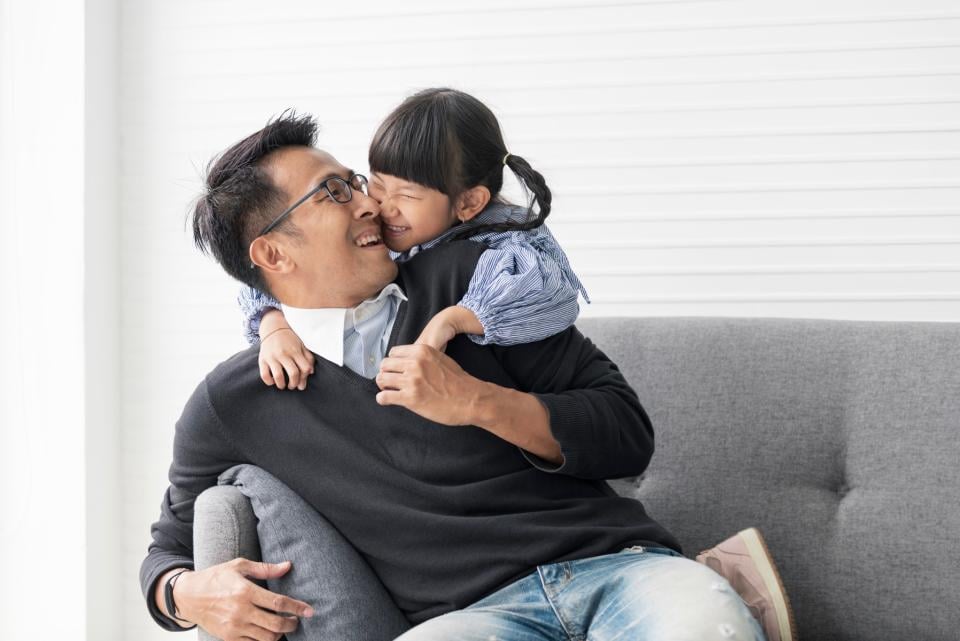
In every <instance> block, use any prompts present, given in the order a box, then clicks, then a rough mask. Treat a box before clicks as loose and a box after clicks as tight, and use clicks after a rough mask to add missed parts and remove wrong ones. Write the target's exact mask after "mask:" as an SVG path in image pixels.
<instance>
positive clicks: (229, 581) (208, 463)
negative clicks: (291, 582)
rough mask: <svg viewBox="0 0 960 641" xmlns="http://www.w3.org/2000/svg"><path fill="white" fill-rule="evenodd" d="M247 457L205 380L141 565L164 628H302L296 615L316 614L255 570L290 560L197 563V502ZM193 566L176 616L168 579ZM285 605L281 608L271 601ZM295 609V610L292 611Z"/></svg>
mask: <svg viewBox="0 0 960 641" xmlns="http://www.w3.org/2000/svg"><path fill="white" fill-rule="evenodd" d="M242 462H244V457H243V455H242V454H240V453H239V452H238V451H237V450H236V449H235V448H234V447H232V446H231V445H230V443H229V442H228V440H227V439H226V435H225V434H224V431H223V429H222V427H221V425H220V423H219V418H218V417H217V415H216V412H215V411H214V409H213V406H212V404H211V402H210V399H209V397H208V395H207V387H206V383H201V384H200V386H199V387H198V388H197V390H196V391H195V392H194V393H193V396H191V398H190V400H189V401H188V402H187V405H186V407H185V408H184V411H183V415H182V416H181V417H180V420H179V421H177V428H176V435H175V436H174V445H173V463H172V464H171V465H170V472H169V477H170V487H168V488H167V491H166V492H165V493H164V498H163V503H162V504H161V514H160V520H159V521H157V522H156V523H154V524H153V527H152V528H151V533H152V536H153V542H152V543H151V544H150V546H149V549H148V554H147V557H146V558H145V559H144V561H143V564H142V565H141V567H140V583H141V587H142V589H143V593H144V597H145V598H146V601H147V609H148V610H149V612H150V615H151V616H152V617H153V619H154V620H155V621H156V622H157V623H158V624H159V625H160V626H161V627H162V628H164V629H166V630H171V631H179V630H184V629H187V628H190V627H193V625H194V624H198V625H200V626H201V627H203V628H204V629H205V630H207V631H208V632H210V633H211V634H213V635H214V636H216V637H217V638H220V639H226V640H228V641H232V640H233V639H241V638H261V637H262V636H263V635H264V634H266V633H274V634H276V635H279V634H283V633H286V632H292V631H293V630H295V629H296V627H297V624H298V619H297V618H296V616H313V614H314V613H313V610H312V609H311V608H310V606H309V604H307V603H304V602H302V601H298V600H296V599H291V598H289V597H286V596H283V595H278V594H274V593H273V592H270V591H269V590H265V589H263V588H261V587H260V586H258V585H256V584H255V583H253V582H252V581H249V580H248V578H249V577H252V578H259V579H268V578H275V577H279V576H282V575H283V574H285V573H286V572H287V571H288V570H289V569H290V567H291V566H290V564H289V562H285V563H260V562H255V561H249V560H247V559H233V560H232V561H227V562H226V563H221V564H218V565H215V566H212V567H209V568H206V569H204V570H200V571H193V568H194V564H193V507H194V504H195V502H196V499H197V497H198V496H199V495H200V493H201V492H203V490H205V489H207V488H208V487H212V486H214V485H216V484H217V479H218V477H219V476H220V474H221V473H222V472H224V471H225V470H227V469H229V468H230V467H232V466H233V465H236V464H237V463H242ZM182 568H188V571H187V572H185V573H184V574H183V575H182V576H180V578H178V579H177V582H176V584H175V586H174V602H175V603H176V606H177V616H178V617H179V618H180V619H184V621H179V620H176V619H174V618H172V617H171V615H172V614H173V613H171V612H168V611H167V608H166V603H165V600H164V598H163V587H164V585H165V583H166V580H167V579H168V578H169V577H170V576H171V575H172V574H174V573H175V572H178V571H180V569H182ZM267 608H269V609H271V610H274V611H275V612H277V614H273V613H270V612H268V611H267V610H266V609H267ZM284 613H289V614H291V615H294V616H287V615H285V614H284Z"/></svg>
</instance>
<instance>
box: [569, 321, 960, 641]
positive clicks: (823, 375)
mask: <svg viewBox="0 0 960 641" xmlns="http://www.w3.org/2000/svg"><path fill="white" fill-rule="evenodd" d="M578 326H579V327H580V329H581V330H582V331H583V332H584V333H585V334H586V335H588V336H590V337H591V338H592V339H593V340H594V341H595V342H596V343H597V344H598V345H599V346H600V348H601V349H602V350H604V351H605V352H606V353H607V355H608V356H610V358H611V359H612V360H613V361H615V362H616V363H618V364H619V365H620V367H621V369H622V371H623V372H624V374H625V376H626V378H627V380H629V381H630V382H631V383H632V384H633V386H634V387H635V389H636V390H637V393H638V394H639V396H640V400H641V402H642V403H643V406H644V408H645V409H646V410H647V412H648V413H649V415H650V418H651V420H652V421H653V425H654V430H655V433H656V442H657V452H656V454H655V455H654V457H653V461H652V463H651V465H650V467H649V468H648V470H647V471H646V472H645V473H644V474H643V475H642V476H641V477H640V478H637V479H627V480H623V481H615V482H613V483H611V485H613V486H614V488H615V489H616V490H617V491H618V492H620V493H622V494H625V495H629V496H635V497H636V498H638V499H640V500H641V501H643V503H644V505H645V506H646V507H647V510H648V511H649V513H650V514H651V515H652V516H653V517H654V518H656V519H658V520H659V521H660V522H661V523H663V524H664V525H665V526H666V527H667V528H668V529H670V530H671V531H672V532H673V533H674V534H676V535H677V536H678V537H679V539H680V541H681V543H683V545H684V551H685V553H686V554H687V556H690V557H692V556H694V555H695V554H696V553H697V552H698V551H699V550H701V549H703V548H706V547H709V546H711V545H713V544H715V543H717V542H718V541H720V540H722V539H724V538H726V537H727V536H729V535H731V534H733V533H734V532H736V531H738V530H740V529H743V528H745V527H748V526H751V525H753V526H757V527H758V528H759V529H760V530H761V531H762V532H763V534H764V536H765V537H766V539H767V542H768V544H769V545H770V548H771V550H772V552H773V554H774V556H775V558H776V559H777V562H778V565H779V567H780V570H781V573H782V575H783V579H784V583H785V585H786V588H787V590H788V593H789V596H790V598H791V601H792V603H793V607H794V611H795V612H796V615H797V619H798V623H799V627H800V636H801V638H803V639H804V640H805V641H815V640H833V641H844V640H849V641H866V640H870V641H885V640H890V641H902V640H903V639H924V640H925V641H948V640H949V641H953V640H955V639H957V638H958V637H957V635H958V630H960V609H958V608H956V607H954V605H953V604H954V603H956V600H957V597H956V595H957V594H960V554H958V553H957V550H956V546H955V545H954V543H955V542H956V541H957V539H958V538H960V472H958V470H957V468H958V463H960V418H958V417H960V368H958V367H957V363H958V360H960V324H958V323H920V322H860V321H827V320H798V319H746V318H743V319H740V318H644V319H636V318H633V319H619V318H597V319H582V320H581V321H580V322H579V323H578Z"/></svg>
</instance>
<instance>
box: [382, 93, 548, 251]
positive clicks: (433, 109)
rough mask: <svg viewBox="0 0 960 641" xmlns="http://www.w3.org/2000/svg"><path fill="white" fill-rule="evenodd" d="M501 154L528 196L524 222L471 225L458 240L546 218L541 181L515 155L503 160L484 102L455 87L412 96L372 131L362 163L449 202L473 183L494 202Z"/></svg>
mask: <svg viewBox="0 0 960 641" xmlns="http://www.w3.org/2000/svg"><path fill="white" fill-rule="evenodd" d="M505 156H506V166H507V167H509V168H510V169H512V170H513V173H514V174H515V175H516V176H517V178H518V179H519V180H520V182H521V184H522V185H523V186H524V188H525V189H526V190H527V191H528V192H529V193H530V202H529V203H528V215H527V218H526V220H522V221H516V222H506V223H493V224H486V225H471V226H470V228H469V229H466V230H464V232H462V233H461V234H458V235H457V236H456V237H457V238H462V237H465V236H470V235H473V234H476V233H477V232H479V231H507V230H522V229H532V228H534V227H538V226H540V225H542V224H543V221H544V219H545V218H546V217H547V216H548V215H549V214H550V202H551V200H552V196H551V194H550V188H549V187H547V183H546V181H545V180H544V179H543V176H542V175H541V174H540V172H538V171H536V170H535V169H533V168H532V167H531V166H530V163H528V162H527V161H526V160H524V159H523V158H521V157H520V156H515V155H513V154H510V155H509V156H507V147H506V145H505V144H504V142H503V134H501V133H500V124H499V123H498V122H497V118H496V116H494V115H493V112H492V111H490V109H489V108H488V107H487V106H486V105H485V104H483V103H482V102H480V101H479V100H477V99H476V98H474V97H473V96H471V95H470V94H467V93H464V92H462V91H458V90H456V89H448V88H434V89H425V90H423V91H420V92H418V93H415V94H413V95H412V96H410V97H409V98H407V99H406V100H404V101H403V102H402V103H401V104H400V106H399V107H397V108H396V109H394V110H393V112H392V113H391V114H390V115H389V116H387V117H386V119H385V120H384V121H383V123H382V124H381V125H380V128H379V129H377V133H376V134H374V136H373V142H371V143H370V153H369V157H368V160H369V165H370V171H372V172H376V173H383V174H389V175H391V176H396V177H398V178H402V179H404V180H409V181H411V182H415V183H418V184H420V185H424V186H426V187H430V188H432V189H436V190H437V191H439V192H441V193H443V194H446V195H447V196H449V197H450V200H451V201H455V200H456V199H457V198H458V197H459V196H460V194H462V193H463V192H464V191H466V190H467V189H470V188H472V187H476V186H477V185H483V186H484V187H486V188H487V189H489V190H490V198H491V200H500V199H499V198H498V196H499V194H500V189H501V188H502V187H503V168H504V157H505ZM534 204H536V205H537V210H536V215H533V211H534V210H533V205H534Z"/></svg>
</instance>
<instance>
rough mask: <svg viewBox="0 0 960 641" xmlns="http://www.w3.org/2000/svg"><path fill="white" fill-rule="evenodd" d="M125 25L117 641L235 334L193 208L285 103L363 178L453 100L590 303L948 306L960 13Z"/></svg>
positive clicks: (140, 634) (959, 264)
mask: <svg viewBox="0 0 960 641" xmlns="http://www.w3.org/2000/svg"><path fill="white" fill-rule="evenodd" d="M121 17H122V20H121V70H120V73H121V104H120V136H121V172H120V178H121V200H120V203H121V212H122V225H121V237H120V238H121V245H122V254H121V260H120V266H121V283H120V287H121V300H122V308H121V333H120V335H121V344H120V345H121V354H122V355H121V363H122V369H121V375H122V386H121V394H120V402H121V407H120V412H121V424H122V426H123V429H122V441H121V457H122V468H121V477H122V479H123V483H122V498H123V507H124V519H123V541H124V546H123V561H122V577H121V579H120V581H121V582H120V585H121V586H122V589H123V594H124V596H123V607H122V608H121V609H120V611H122V612H123V613H124V615H123V616H124V617H125V618H124V638H126V639H138V640H144V641H145V640H147V639H161V638H167V636H166V634H165V633H162V632H160V631H159V630H158V629H156V628H155V626H153V624H152V623H151V622H150V621H149V619H148V617H147V615H146V612H145V609H144V606H143V604H142V601H141V596H140V594H139V590H138V587H137V585H136V572H137V568H138V566H139V563H140V561H141V559H142V558H143V555H144V552H145V549H146V544H147V541H148V528H149V524H150V523H151V522H152V521H153V520H154V519H156V517H157V515H158V513H159V511H158V505H159V500H160V497H161V493H162V491H163V488H164V486H165V483H166V481H165V474H166V467H167V465H168V463H169V455H170V451H171V438H172V434H173V423H174V421H175V419H176V418H177V416H178V415H179V412H180V409H181V407H182V405H183V402H184V401H185V399H186V398H187V396H188V394H189V393H190V391H191V390H192V389H193V387H194V386H195V384H196V383H197V382H198V381H199V380H200V378H201V377H202V376H203V374H204V373H205V372H206V371H208V370H209V369H210V368H211V366H212V365H213V364H215V363H216V362H219V361H220V360H222V359H223V358H225V357H226V356H227V355H228V354H230V353H231V352H233V351H234V350H236V349H237V348H240V347H242V342H241V339H240V333H239V322H240V318H239V315H238V313H237V310H236V309H235V304H234V295H235V292H236V286H235V285H234V284H233V283H232V282H231V281H230V280H229V279H228V278H227V277H226V276H225V275H223V274H222V273H221V271H220V270H219V268H218V267H217V266H216V265H215V264H214V263H212V261H210V260H208V259H206V258H204V257H202V256H200V255H199V254H198V252H197V251H196V250H195V249H194V248H193V247H192V245H191V240H190V238H189V234H188V233H187V231H186V229H185V226H184V220H185V215H186V213H187V210H188V204H189V201H190V199H191V198H192V197H193V196H194V195H195V194H196V193H197V190H198V188H199V185H200V174H201V169H202V167H203V166H204V165H205V163H206V161H207V160H208V159H209V157H210V156H211V155H212V154H213V153H214V152H217V151H219V150H222V149H223V148H224V147H225V146H227V145H229V144H230V143H232V142H234V141H235V140H237V139H239V138H240V137H241V136H243V135H246V134H247V133H249V132H251V131H253V130H255V129H257V128H258V127H260V126H261V125H262V124H263V123H264V122H265V121H266V120H267V118H268V117H269V116H271V115H273V114H276V113H278V112H280V111H281V110H282V109H284V108H285V107H288V106H296V107H297V108H299V109H300V110H303V111H309V112H313V113H315V114H317V115H318V116H319V118H320V120H321V122H322V123H323V125H324V132H323V134H322V137H321V145H322V146H324V147H326V148H327V149H329V150H331V151H332V152H333V153H334V154H335V155H337V156H338V158H340V159H341V160H342V161H344V162H346V163H348V164H351V165H353V166H355V167H364V165H365V158H366V145H367V143H368V141H369V139H370V136H371V134H372V132H373V129H374V128H375V126H376V125H377V123H378V122H379V120H380V119H381V118H382V117H383V116H384V115H385V114H386V113H387V112H388V111H389V110H390V109H391V108H392V107H393V106H394V105H395V104H396V103H398V102H399V101H400V100H401V99H402V98H403V97H404V96H405V95H407V94H408V93H410V92H412V91H414V90H416V89H418V88H422V87H426V86H433V85H452V86H456V87H459V88H462V89H465V90H468V91H470V92H472V93H474V94H476V95H477V96H478V97H480V98H481V99H483V100H484V101H486V102H487V103H488V104H489V105H490V106H491V107H492V108H493V109H494V111H495V112H496V113H497V114H498V115H499V116H500V119H501V123H502V125H503V128H504V131H505V134H506V137H507V141H508V145H509V146H510V149H511V151H512V152H514V153H517V154H519V155H522V156H524V157H526V158H527V159H528V160H530V161H531V163H532V164H533V165H534V166H535V167H537V168H538V169H540V170H541V171H542V172H543V173H544V175H545V176H546V177H547V179H548V182H549V183H550V184H551V186H552V187H553V188H554V192H555V201H554V213H553V214H552V215H551V219H550V226H551V228H552V229H553V230H554V232H555V233H556V235H557V237H558V238H559V239H560V241H561V243H562V244H563V245H564V247H565V248H566V249H567V250H568V253H569V255H570V258H571V261H572V263H573V265H574V267H575V268H576V269H577V270H578V271H579V273H580V274H581V276H582V278H583V280H584V282H585V284H586V285H587V288H588V289H589V291H590V292H591V294H592V295H593V299H594V304H593V305H592V306H590V307H589V308H587V309H586V310H585V312H584V313H587V314H631V315H687V314H693V315H744V316H806V317H831V318H866V319H891V320H893V319H920V320H958V319H960V259H958V248H960V205H958V202H960V200H958V196H960V179H958V178H957V176H958V170H960V6H958V5H957V3H956V0H914V1H911V2H907V1H906V0H873V1H870V2H867V1H859V2H858V1H855V0H842V1H829V2H828V1H825V0H808V1H805V2H765V1H761V0H729V1H717V0H701V1H687V0H673V1H672V2H657V1H635V2H602V3H588V2H571V1H563V2H542V1H540V0H486V1H485V2H482V3H470V4H469V5H468V4H465V3H457V4H451V3H449V2H441V1H440V0H415V1H411V2H405V3H396V2H386V1H384V0H376V1H371V2H366V3H362V4H352V5H351V4H350V3H327V2H316V1H315V0H310V1H306V0H302V1H292V0H290V1H280V2H254V1H253V0H241V1H229V2H228V1H227V0H202V1H201V0H189V1H188V0H169V1H166V2H145V1H143V0H140V1H127V2H124V3H123V4H122V16H121Z"/></svg>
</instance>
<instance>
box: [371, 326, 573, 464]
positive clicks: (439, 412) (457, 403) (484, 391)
mask: <svg viewBox="0 0 960 641" xmlns="http://www.w3.org/2000/svg"><path fill="white" fill-rule="evenodd" d="M376 381H377V385H379V386H380V388H381V389H382V390H384V391H381V392H379V393H378V394H377V402H378V403H380V404H381V405H401V406H403V407H406V408H407V409H409V410H410V411H412V412H416V413H417V414H419V415H421V416H423V417H424V418H427V419H430V420H431V421H434V422H437V423H442V424H444V425H475V426H477V427H481V428H483V429H485V430H488V431H489V432H491V433H493V434H496V435H497V436H499V437H500V438H502V439H503V440H505V441H509V442H510V443H513V444H514V445H516V446H518V447H520V448H522V449H524V450H527V451H529V452H533V453H534V454H536V455H537V456H539V457H541V458H543V459H546V460H548V461H552V462H553V463H557V464H559V463H560V462H561V461H562V460H563V459H562V456H561V454H560V443H558V442H557V440H556V439H555V438H554V437H553V434H551V432H550V416H549V414H548V413H547V409H546V406H545V405H544V404H543V403H541V402H540V400H539V399H537V397H535V396H533V395H532V394H526V393H524V392H518V391H517V390H513V389H509V388H506V387H501V386H499V385H494V384H493V383H487V382H484V381H481V380H480V379H477V378H474V377H473V376H470V375H469V374H467V373H466V372H465V371H463V368H461V367H460V365H458V364H457V363H456V361H454V360H453V359H452V358H450V357H449V356H447V355H445V354H443V353H442V352H440V351H438V350H437V349H435V348H433V347H431V346H429V345H425V344H416V345H398V346H396V347H394V348H393V349H391V350H390V352H389V356H388V357H387V358H384V359H383V361H382V362H381V364H380V373H379V374H377V377H376Z"/></svg>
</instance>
